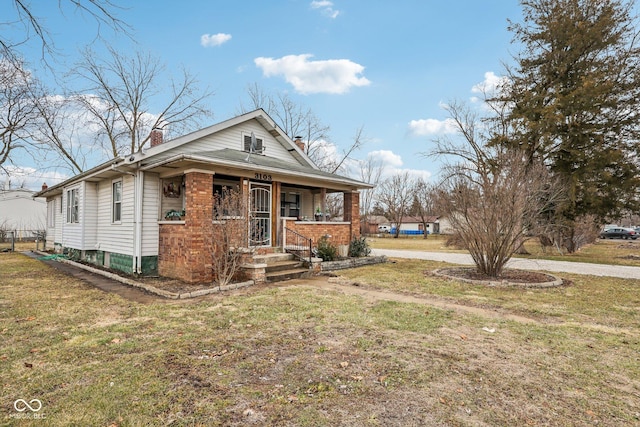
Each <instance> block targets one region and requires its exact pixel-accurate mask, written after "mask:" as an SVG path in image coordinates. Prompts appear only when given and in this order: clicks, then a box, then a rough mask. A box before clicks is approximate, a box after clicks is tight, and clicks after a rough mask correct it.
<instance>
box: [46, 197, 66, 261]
mask: <svg viewBox="0 0 640 427" xmlns="http://www.w3.org/2000/svg"><path fill="white" fill-rule="evenodd" d="M53 201H54V203H55V205H56V212H55V219H54V221H55V224H54V226H53V228H54V231H53V234H51V237H49V234H47V247H48V248H49V247H53V244H54V243H61V242H62V226H63V225H62V221H63V213H62V196H61V195H60V196H58V197H54V199H53ZM49 242H51V246H49Z"/></svg>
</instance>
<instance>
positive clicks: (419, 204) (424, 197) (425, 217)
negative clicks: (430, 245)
mask: <svg viewBox="0 0 640 427" xmlns="http://www.w3.org/2000/svg"><path fill="white" fill-rule="evenodd" d="M412 192H413V207H414V209H415V211H414V212H413V213H414V214H415V215H416V216H417V217H418V218H420V221H421V223H422V229H423V230H424V235H423V237H424V238H425V239H426V238H427V237H428V235H429V233H428V228H429V227H428V226H429V220H430V219H431V217H433V210H434V198H435V197H434V193H435V187H434V186H432V185H431V184H429V183H428V182H427V181H425V180H424V179H423V178H418V179H417V180H416V181H415V183H414V188H413V191H412Z"/></svg>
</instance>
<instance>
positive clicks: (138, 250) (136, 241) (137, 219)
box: [133, 170, 144, 274]
mask: <svg viewBox="0 0 640 427" xmlns="http://www.w3.org/2000/svg"><path fill="white" fill-rule="evenodd" d="M134 195H135V196H134V213H133V253H134V263H133V264H134V266H135V273H136V274H142V201H143V200H144V197H143V196H144V172H142V171H141V170H138V171H137V172H136V175H135V185H134Z"/></svg>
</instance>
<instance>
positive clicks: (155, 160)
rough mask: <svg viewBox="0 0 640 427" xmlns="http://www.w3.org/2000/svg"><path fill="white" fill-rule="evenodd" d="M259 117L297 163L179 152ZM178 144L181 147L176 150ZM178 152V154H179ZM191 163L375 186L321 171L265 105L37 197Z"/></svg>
mask: <svg viewBox="0 0 640 427" xmlns="http://www.w3.org/2000/svg"><path fill="white" fill-rule="evenodd" d="M250 120H257V121H258V122H259V123H260V125H262V126H263V127H264V128H265V130H266V131H267V132H268V133H269V134H270V135H271V136H272V137H274V138H275V139H276V140H277V141H278V142H279V143H280V144H282V145H283V146H284V147H285V148H286V150H287V152H289V153H290V154H291V156H293V157H294V158H295V159H296V160H297V162H298V164H295V163H292V162H285V161H282V160H280V159H277V158H274V157H267V156H262V155H257V154H256V155H251V156H249V157H248V156H247V153H246V152H243V151H239V150H232V149H228V148H226V149H221V150H214V151H206V152H200V153H180V150H179V147H181V146H183V145H185V144H188V143H190V142H193V141H196V140H199V139H202V138H205V137H207V136H209V135H213V134H216V133H218V132H221V131H223V130H226V129H229V128H231V127H233V126H236V125H239V124H241V123H244V122H247V121H250ZM176 148H178V150H176ZM176 153H177V154H176ZM190 163H198V164H211V165H222V166H230V167H235V168H239V169H248V168H250V167H253V168H255V167H256V166H259V167H260V168H261V170H264V171H265V172H272V173H275V172H277V173H278V174H279V175H281V176H289V177H297V178H306V179H316V180H318V179H319V180H322V181H326V182H331V183H334V184H338V185H340V186H341V187H345V186H346V187H350V188H372V187H373V186H372V185H370V184H367V183H364V182H361V181H357V180H354V179H351V178H346V177H343V176H340V175H336V174H332V173H328V172H324V171H321V170H320V169H319V168H318V167H317V166H316V165H315V164H314V163H313V161H311V159H310V158H309V157H308V156H307V155H306V153H305V152H304V151H303V150H301V149H300V147H298V145H297V144H296V143H295V142H294V141H293V140H292V139H291V138H289V136H287V134H286V133H285V132H284V131H283V130H282V129H281V128H280V127H279V126H278V125H277V124H276V123H275V121H274V120H273V119H272V118H271V117H269V115H268V114H267V113H266V112H265V111H264V110H263V109H262V108H259V109H257V110H254V111H251V112H248V113H245V114H242V115H239V116H236V117H233V118H231V119H228V120H225V121H223V122H220V123H217V124H214V125H212V126H208V127H206V128H203V129H200V130H197V131H195V132H191V133H188V134H186V135H183V136H180V137H178V138H175V139H172V140H169V141H166V142H164V143H162V144H159V145H156V146H154V147H149V148H145V149H144V150H142V151H140V152H137V153H132V154H130V155H127V156H122V157H116V158H114V159H111V160H109V161H107V162H105V163H103V164H101V165H98V166H96V167H94V168H92V169H90V170H88V171H85V172H82V173H80V174H78V175H76V176H74V177H72V178H70V179H68V180H66V181H64V182H61V183H60V184H57V185H54V186H51V187H49V188H48V189H46V190H43V191H40V192H38V193H36V194H35V195H34V197H46V196H53V195H56V194H60V193H61V192H62V189H63V188H64V187H66V186H68V185H71V184H74V183H76V182H81V181H83V180H84V181H97V180H101V179H105V178H109V177H113V176H116V175H118V174H120V175H121V174H123V173H129V174H131V173H132V172H133V171H135V170H138V169H140V170H152V169H154V168H161V167H165V166H166V167H175V166H178V165H185V164H190Z"/></svg>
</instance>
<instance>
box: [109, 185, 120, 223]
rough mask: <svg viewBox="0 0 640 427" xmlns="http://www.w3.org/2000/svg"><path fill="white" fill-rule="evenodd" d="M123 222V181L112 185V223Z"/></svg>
mask: <svg viewBox="0 0 640 427" xmlns="http://www.w3.org/2000/svg"><path fill="white" fill-rule="evenodd" d="M121 220H122V181H121V180H119V181H114V182H113V183H112V184H111V222H120V221H121Z"/></svg>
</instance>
